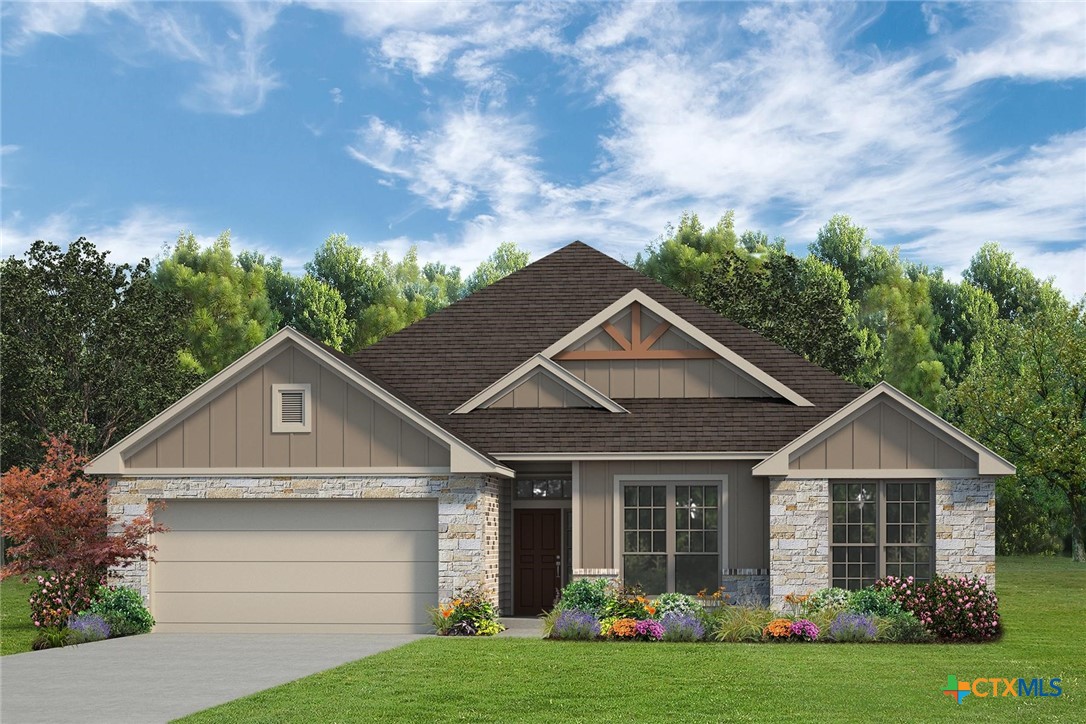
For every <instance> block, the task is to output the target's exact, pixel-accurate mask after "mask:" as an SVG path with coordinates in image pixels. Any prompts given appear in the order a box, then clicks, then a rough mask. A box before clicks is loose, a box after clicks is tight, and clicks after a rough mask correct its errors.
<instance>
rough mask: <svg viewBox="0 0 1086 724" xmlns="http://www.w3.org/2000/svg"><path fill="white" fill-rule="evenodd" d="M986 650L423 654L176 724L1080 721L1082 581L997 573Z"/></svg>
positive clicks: (1058, 562)
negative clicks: (1031, 689)
mask: <svg viewBox="0 0 1086 724" xmlns="http://www.w3.org/2000/svg"><path fill="white" fill-rule="evenodd" d="M998 575H999V595H1000V608H1001V611H1002V614H1003V621H1004V624H1005V630H1006V633H1005V634H1004V636H1003V638H1002V639H1001V640H1000V641H998V642H995V643H989V644H964V645H891V644H851V645H849V644H837V645H824V644H663V643H654V644H647V643H638V644H621V643H575V642H568V643H565V642H553V641H534V640H524V639H455V638H436V637H434V638H428V639H424V640H421V641H418V642H415V643H413V644H410V645H408V646H404V647H402V648H399V649H395V650H393V651H389V652H386V653H383V654H379V655H377V656H373V657H370V658H367V659H362V660H360V661H356V662H354V663H351V664H347V665H345V666H341V667H339V668H336V669H332V670H330V671H326V672H323V673H320V674H316V675H314V676H310V677H307V678H304V679H299V680H298V681H295V682H292V683H290V684H286V685H284V686H280V687H276V688H274V689H269V690H267V691H264V692H261V693H259V694H255V695H253V696H249V697H246V698H244V699H238V700H237V701H233V702H230V703H228V704H224V705H222V706H218V707H215V708H212V709H208V710H206V711H204V712H200V713H198V714H195V715H193V716H191V717H188V718H186V719H184V720H183V721H184V722H187V723H194V722H283V721H329V722H332V721H380V720H401V721H402V720H408V721H410V720H420V721H421V720H425V721H436V720H466V721H494V722H496V721H503V722H504V721H515V720H525V721H527V720H531V721H571V720H574V721H576V720H599V721H604V720H609V721H624V720H633V719H640V720H650V721H653V720H655V721H659V720H677V721H720V720H733V721H767V720H793V719H803V720H818V721H835V722H840V721H863V722H867V721H880V720H886V721H936V720H946V719H949V718H954V719H955V720H958V719H961V720H982V721H1007V720H1009V719H1011V718H1017V719H1025V720H1039V721H1064V722H1066V721H1083V720H1086V691H1084V687H1086V566H1082V565H1075V564H1072V563H1071V561H1070V560H1069V559H1066V558H1056V559H1053V558H1048V559H1042V558H1001V559H999V561H998ZM948 674H952V675H955V676H957V677H958V678H959V679H960V680H972V679H973V678H980V677H983V678H993V677H998V678H1008V679H1010V678H1014V677H1025V678H1033V677H1043V678H1045V679H1046V680H1047V679H1050V678H1054V677H1058V678H1061V679H1062V687H1063V695H1062V696H1060V697H1058V698H1037V697H1030V698H1009V697H1008V698H979V697H976V696H969V697H967V698H966V699H965V701H964V702H963V703H962V704H960V705H959V704H956V703H955V702H954V701H953V700H952V699H950V698H949V697H946V696H944V695H943V694H942V693H941V692H940V690H941V689H942V688H943V686H944V685H945V683H946V679H947V675H948Z"/></svg>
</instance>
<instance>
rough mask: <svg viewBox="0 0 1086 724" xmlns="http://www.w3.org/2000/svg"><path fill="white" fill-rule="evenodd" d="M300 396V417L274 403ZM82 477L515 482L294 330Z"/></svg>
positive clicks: (132, 437)
mask: <svg viewBox="0 0 1086 724" xmlns="http://www.w3.org/2000/svg"><path fill="white" fill-rule="evenodd" d="M298 390H304V391H305V392H306V395H307V398H306V401H305V404H304V405H303V406H302V407H301V411H300V412H299V409H298V407H297V406H290V405H287V404H284V401H286V398H285V397H278V398H277V396H278V395H281V394H283V393H287V394H290V393H296V392H297V391H298ZM277 399H278V402H279V404H278V405H276V404H275V402H276V401H277ZM274 411H277V414H279V415H281V416H282V419H276V418H275V417H274V415H273V412H274ZM288 417H291V419H287V418H288ZM273 420H274V421H275V422H274V424H273ZM85 470H86V472H87V473H89V474H94V475H163V474H180V475H184V474H188V473H198V474H203V475H207V474H247V475H290V474H305V473H309V474H326V475H334V474H343V473H354V474H378V473H382V474H383V473H424V472H431V473H442V472H446V473H447V472H453V473H491V474H495V475H500V476H502V477H512V476H513V471H512V470H510V469H509V468H506V467H505V466H503V465H501V464H500V463H498V462H497V461H495V460H494V459H493V458H490V457H488V456H487V455H485V454H484V453H481V452H479V451H478V450H476V449H475V448H473V447H471V446H470V445H468V444H467V443H465V442H464V441H463V440H462V439H460V438H459V437H458V436H457V435H455V434H454V433H451V432H449V431H448V430H447V429H445V428H444V427H443V426H441V425H439V424H437V423H436V422H435V421H434V420H432V419H431V418H430V417H428V416H427V415H426V414H425V413H423V412H421V411H420V410H418V409H417V408H415V407H414V406H412V405H411V404H410V403H408V402H406V401H405V400H403V399H402V398H400V397H399V396H397V394H396V393H394V392H393V391H392V390H390V389H389V388H387V387H385V386H384V384H383V383H379V382H377V381H376V380H374V379H371V378H370V377H368V376H367V374H364V373H363V371H362V370H360V369H359V368H358V367H357V366H356V365H355V363H352V362H351V361H350V360H349V359H348V358H346V357H344V356H342V355H340V354H339V353H338V352H335V351H334V350H332V349H330V348H327V347H325V346H323V345H321V344H319V343H318V342H315V341H313V340H312V339H310V338H308V337H306V336H305V335H303V334H301V333H299V332H297V331H296V330H294V329H292V328H290V327H287V328H284V329H281V330H280V331H279V332H277V333H275V334H274V335H272V336H271V337H269V338H268V339H266V340H265V341H264V342H262V343H261V344H259V345H257V346H256V347H255V348H254V349H252V350H250V351H249V352H247V353H246V354H244V355H242V357H241V358H240V359H238V360H237V361H235V362H234V363H233V364H231V365H230V366H228V367H227V368H226V369H224V370H222V371H220V372H219V373H218V374H216V375H214V376H213V377H212V378H210V379H209V380H207V381H206V382H204V383H203V384H202V385H200V386H199V387H197V388H196V389H195V390H193V391H192V392H190V393H189V394H188V395H185V396H184V397H183V398H181V399H180V400H178V401H177V402H175V403H174V404H173V405H171V406H170V407H168V408H167V409H166V410H163V411H162V412H161V413H159V414H158V415H156V416H155V417H154V418H152V419H151V420H149V421H148V422H147V423H146V424H144V425H143V426H141V427H140V428H139V429H137V430H136V431H135V432H133V433H131V434H130V435H128V436H126V437H125V438H124V439H123V440H121V441H120V442H118V443H117V444H116V445H114V446H113V447H111V448H109V449H108V450H106V451H105V452H103V453H101V454H100V455H98V456H97V457H96V458H94V460H92V461H91V462H90V463H89V464H88V465H87V466H86V468H85Z"/></svg>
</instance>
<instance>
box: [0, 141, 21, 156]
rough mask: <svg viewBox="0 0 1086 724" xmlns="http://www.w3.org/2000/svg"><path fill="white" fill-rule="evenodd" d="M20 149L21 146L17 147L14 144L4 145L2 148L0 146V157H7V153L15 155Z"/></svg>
mask: <svg viewBox="0 0 1086 724" xmlns="http://www.w3.org/2000/svg"><path fill="white" fill-rule="evenodd" d="M20 148H22V146H18V145H16V144H14V143H5V144H4V145H3V146H0V156H7V155H8V154H9V153H15V152H16V151H18V150H19V149H20Z"/></svg>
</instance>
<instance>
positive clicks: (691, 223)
mask: <svg viewBox="0 0 1086 724" xmlns="http://www.w3.org/2000/svg"><path fill="white" fill-rule="evenodd" d="M745 238H746V237H745ZM738 243H739V237H737V236H736V234H735V212H734V211H728V212H727V213H725V214H724V215H723V216H722V217H720V221H718V222H717V224H716V226H712V227H710V228H708V229H707V228H705V227H704V226H703V225H702V223H701V220H700V219H699V218H698V215H697V214H690V213H687V212H683V215H682V218H680V219H679V226H678V228H675V227H672V226H671V225H670V224H668V226H667V229H666V231H665V233H664V235H663V236H662V237H661V238H659V239H657V240H656V242H654V243H652V244H649V246H648V247H647V248H646V249H645V251H644V253H643V254H640V253H639V254H638V255H637V256H636V257H635V258H634V261H633V264H632V266H633V268H634V269H637V270H638V271H639V272H641V273H642V274H644V275H646V276H650V277H652V278H653V279H655V280H657V281H658V282H661V283H663V284H666V285H667V286H669V287H671V288H672V289H674V290H675V291H677V292H679V293H681V294H687V295H689V294H690V293H691V292H692V291H693V290H694V289H696V288H697V287H698V285H699V284H701V283H702V282H704V281H705V279H706V278H707V277H708V276H709V275H710V274H711V273H712V271H713V267H714V266H715V265H716V263H717V261H718V260H719V259H720V258H721V256H722V255H723V254H724V253H725V252H729V251H733V250H734V249H735V247H736V245H737V244H738Z"/></svg>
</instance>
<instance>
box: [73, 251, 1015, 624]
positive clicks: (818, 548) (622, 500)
mask: <svg viewBox="0 0 1086 724" xmlns="http://www.w3.org/2000/svg"><path fill="white" fill-rule="evenodd" d="M88 472H90V473H93V474H99V475H105V476H108V477H109V478H110V479H111V480H112V481H113V482H112V484H111V488H110V498H109V508H110V513H111V514H113V515H116V516H118V517H119V518H121V519H122V520H130V519H131V518H133V517H135V516H138V515H141V514H143V513H144V512H145V510H146V507H147V504H148V503H149V502H155V501H161V502H163V503H164V504H165V505H164V506H161V507H160V508H159V509H158V510H156V512H155V518H156V520H158V521H159V522H162V523H164V524H165V525H166V526H168V527H169V532H167V533H162V534H157V535H156V536H155V540H154V541H153V542H154V543H155V544H156V545H157V546H158V552H157V553H156V554H155V558H156V560H155V561H154V562H152V563H142V564H138V565H136V566H134V567H131V568H128V569H124V570H120V571H116V572H115V573H116V575H117V576H118V577H119V578H120V579H122V580H123V582H124V583H125V584H126V585H130V586H133V587H136V588H138V589H140V590H142V591H143V593H144V595H145V597H146V598H147V599H148V602H149V605H150V607H151V611H152V613H153V615H154V617H155V619H156V620H157V621H158V628H157V630H160V631H269V632H275V631H327V632H400V631H420V630H426V629H427V628H428V625H427V622H428V616H427V613H426V609H427V608H428V607H431V606H434V605H436V604H437V602H438V601H439V599H446V598H448V597H450V596H452V595H454V594H455V593H458V592H459V591H461V590H463V589H465V588H468V587H472V586H476V587H478V588H480V589H482V590H483V591H484V592H485V593H486V594H487V595H488V596H490V597H491V598H492V599H493V600H494V601H495V602H496V603H497V604H498V605H499V606H500V608H501V610H502V612H503V613H504V614H506V615H535V614H537V613H539V612H540V611H542V610H543V609H545V608H549V607H550V606H551V604H552V603H553V601H554V598H555V596H556V594H557V592H558V591H559V589H560V588H561V586H562V585H563V584H564V583H565V582H568V581H569V580H570V579H572V578H577V577H584V576H591V577H615V578H621V579H622V580H623V581H625V582H627V583H637V584H640V585H641V586H642V587H643V588H644V589H645V591H646V592H648V593H650V594H656V593H662V592H665V591H681V592H686V593H694V592H697V591H700V590H702V589H708V590H710V591H712V590H716V589H717V587H718V586H721V585H723V586H725V588H726V589H727V591H728V592H729V593H730V594H731V595H732V598H733V600H743V599H745V600H758V601H761V602H769V603H771V604H773V605H775V606H779V605H781V603H782V602H783V599H784V596H785V595H787V594H788V593H791V592H798V593H806V592H810V591H812V590H814V589H818V588H824V587H826V586H830V585H834V586H841V587H844V588H857V587H861V586H864V585H868V584H870V583H872V582H873V581H874V580H875V579H876V578H879V577H881V576H884V575H888V574H893V575H899V576H909V575H912V576H916V577H917V578H930V577H931V576H932V575H934V574H936V573H938V574H941V575H981V576H986V577H988V578H989V580H991V579H992V578H993V576H994V573H995V498H994V481H995V478H996V477H998V476H1001V475H1008V474H1011V473H1013V472H1014V468H1013V467H1012V466H1011V465H1010V464H1009V463H1008V462H1007V461H1006V460H1004V459H1002V458H1000V457H999V456H998V455H996V454H995V453H993V452H992V451H991V450H989V449H987V448H986V447H984V446H983V445H981V444H980V443H978V442H977V441H975V440H973V439H971V438H969V437H968V436H967V435H965V434H964V433H962V432H961V431H959V430H957V429H956V428H954V427H953V426H951V425H949V424H948V423H946V422H945V421H943V420H942V419H940V418H939V417H938V416H936V415H934V414H932V413H931V412H929V411H928V410H926V409H925V408H923V407H922V406H920V405H919V404H917V403H916V402H914V401H913V400H911V399H909V398H908V397H907V396H906V395H904V394H902V393H901V392H899V391H897V390H895V389H894V388H892V387H890V386H889V385H886V384H880V385H877V386H876V387H874V388H873V389H871V390H868V391H866V392H865V391H863V390H862V389H859V388H857V387H855V386H853V385H852V384H850V383H848V382H845V381H843V380H841V379H840V378H838V377H836V376H835V375H833V374H832V373H830V372H828V371H826V370H824V369H822V368H820V367H818V366H816V365H813V364H811V363H809V362H807V361H805V360H804V359H802V358H801V357H798V356H796V355H794V354H792V353H790V352H788V351H786V350H784V349H783V348H781V347H779V346H778V345H776V344H774V343H772V342H769V341H768V340H766V339H765V338H763V337H761V336H760V335H758V334H755V333H754V332H751V331H749V330H747V329H745V328H744V327H741V326H740V325H738V324H735V323H734V322H731V321H729V320H727V319H724V318H723V317H721V316H719V315H718V314H716V313H714V312H712V311H711V310H709V309H707V308H705V307H702V306H700V305H699V304H697V303H695V302H693V301H691V300H689V299H687V298H686V297H683V296H682V295H680V294H678V293H676V292H674V291H672V290H671V289H668V288H667V287H664V286H663V285H661V284H659V283H657V282H655V281H653V280H651V279H648V278H646V277H644V276H642V275H640V274H639V273H637V272H636V271H634V270H632V269H630V268H629V267H627V266H625V265H623V264H621V263H620V262H618V261H615V260H614V259H611V258H610V257H608V256H605V255H604V254H601V253H600V252H597V251H595V250H593V249H592V248H590V247H588V246H586V245H584V244H582V243H579V242H577V243H573V244H570V245H569V246H566V247H564V248H562V249H560V250H559V251H557V252H555V253H553V254H551V255H549V256H547V257H544V258H543V259H540V260H539V261H537V262H535V263H533V264H531V265H529V266H528V267H526V268H525V269H523V270H521V271H519V272H517V273H515V274H512V275H510V276H509V277H507V278H505V279H503V280H502V281H500V282H497V283H496V284H493V285H492V286H490V287H487V288H485V289H483V290H481V291H479V292H476V293H475V294H473V295H472V296H470V297H468V298H466V299H464V300H462V301H460V302H457V303H456V304H453V305H452V306H450V307H448V308H446V309H444V310H441V311H439V312H436V313H434V314H433V315H431V316H430V317H427V318H426V319H423V320H421V321H419V322H417V323H416V324H414V325H412V326H411V327H409V328H407V329H405V330H403V331H401V332H399V333H397V334H395V335H392V336H391V337H388V338H386V339H384V340H383V341H381V342H379V343H377V344H376V345H374V346H372V347H369V348H367V349H365V350H363V351H361V352H359V353H358V354H356V355H354V356H351V357H348V356H345V355H343V354H340V353H338V352H335V351H333V350H331V349H329V348H327V347H324V346H323V345H321V344H319V343H317V342H314V341H313V340H311V339H309V338H308V337H306V336H304V335H302V334H300V333H298V332H296V331H294V330H292V329H289V328H288V329H284V330H282V331H280V332H279V333H277V334H275V335H274V336H272V337H271V338H269V339H268V340H266V341H265V342H264V343H262V344H261V345H260V346H258V347H256V348H255V349H253V350H252V351H250V352H249V353H247V354H246V355H244V356H243V357H242V358H241V359H239V360H237V361H236V362H235V363H234V364H232V365H231V366H229V367H228V368H226V369H224V370H223V371H222V372H220V373H219V374H217V375H215V376H214V377H213V378H211V379H210V380H208V381H207V382H205V383H204V384H203V385H201V386H200V387H199V388H197V389H196V390H195V391H193V392H192V393H191V394H189V395H187V396H186V397H184V398H182V399H181V400H179V401H178V402H177V403H175V404H174V405H172V406H171V407H169V408H168V409H166V410H165V411H163V412H162V413H161V414H160V415H158V416H157V417H155V418H154V419H152V420H151V421H150V422H148V423H147V424H146V425H144V426H143V427H141V428H140V429H139V430H137V431H135V432H134V433H132V434H131V435H129V436H128V437H126V438H125V439H124V440H122V441H121V442H120V443H118V444H117V445H116V446H114V447H113V448H111V449H110V450H107V451H106V452H105V453H103V454H102V455H100V456H99V457H98V458H96V459H95V460H94V461H93V462H92V463H91V465H90V466H89V467H88Z"/></svg>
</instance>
